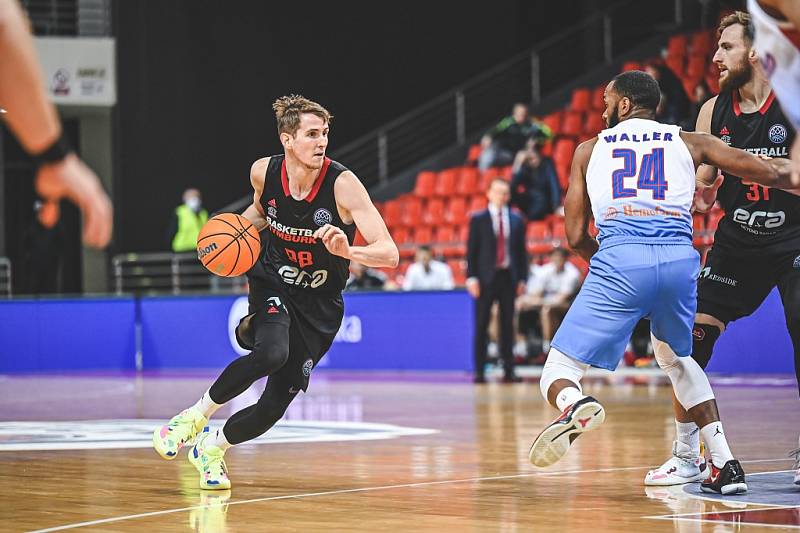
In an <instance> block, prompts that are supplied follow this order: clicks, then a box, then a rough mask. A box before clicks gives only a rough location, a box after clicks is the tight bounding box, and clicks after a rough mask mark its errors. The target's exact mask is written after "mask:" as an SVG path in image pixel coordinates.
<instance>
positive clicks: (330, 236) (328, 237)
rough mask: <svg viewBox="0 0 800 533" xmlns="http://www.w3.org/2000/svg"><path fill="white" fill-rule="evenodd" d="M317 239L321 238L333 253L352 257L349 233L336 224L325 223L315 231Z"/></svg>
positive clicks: (348, 257) (347, 257)
mask: <svg viewBox="0 0 800 533" xmlns="http://www.w3.org/2000/svg"><path fill="white" fill-rule="evenodd" d="M314 238H315V239H321V240H322V244H324V245H325V248H327V249H328V251H329V252H330V253H332V254H333V255H338V256H339V257H344V258H345V259H350V243H349V242H347V235H345V234H344V232H343V231H342V230H341V228H338V227H336V226H333V225H331V224H325V225H324V226H322V227H321V228H319V229H318V230H317V231H315V232H314Z"/></svg>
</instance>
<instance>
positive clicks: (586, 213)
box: [564, 139, 599, 261]
mask: <svg viewBox="0 0 800 533" xmlns="http://www.w3.org/2000/svg"><path fill="white" fill-rule="evenodd" d="M596 143H597V139H591V140H588V141H586V142H584V143H581V145H580V146H578V148H577V149H576V150H575V155H574V156H573V157H572V169H571V170H570V173H569V189H567V196H566V197H565V198H564V216H565V226H566V231H567V242H568V243H569V247H570V248H572V249H573V250H574V251H575V253H577V254H578V255H580V256H581V257H583V258H584V259H586V260H587V261H588V260H590V259H591V258H592V256H593V255H594V254H595V252H597V249H598V248H599V245H598V244H597V241H596V240H595V239H594V238H593V237H592V236H591V235H589V222H590V221H591V218H592V205H591V202H590V201H589V193H588V192H587V191H586V167H587V166H588V165H589V157H591V155H592V150H593V149H594V145H595V144H596Z"/></svg>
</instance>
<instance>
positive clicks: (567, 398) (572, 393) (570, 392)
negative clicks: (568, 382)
mask: <svg viewBox="0 0 800 533" xmlns="http://www.w3.org/2000/svg"><path fill="white" fill-rule="evenodd" d="M583 398H586V395H585V394H584V393H582V392H581V391H580V390H578V389H576V388H575V387H566V388H564V389H561V392H559V393H558V396H556V405H557V406H558V410H559V411H563V410H564V409H566V408H567V407H569V406H570V405H572V404H574V403H575V402H577V401H578V400H582V399H583Z"/></svg>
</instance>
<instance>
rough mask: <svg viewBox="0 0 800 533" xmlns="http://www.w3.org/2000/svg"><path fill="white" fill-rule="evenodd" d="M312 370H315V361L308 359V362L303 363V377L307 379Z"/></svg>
mask: <svg viewBox="0 0 800 533" xmlns="http://www.w3.org/2000/svg"><path fill="white" fill-rule="evenodd" d="M312 368H314V360H313V359H311V358H309V359H306V362H305V363H303V375H304V376H305V377H308V376H310V375H311V369H312Z"/></svg>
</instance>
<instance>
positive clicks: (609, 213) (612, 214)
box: [606, 207, 619, 220]
mask: <svg viewBox="0 0 800 533" xmlns="http://www.w3.org/2000/svg"><path fill="white" fill-rule="evenodd" d="M617 215H619V211H617V208H616V207H609V208H608V209H606V220H613V219H615V218H617Z"/></svg>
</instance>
